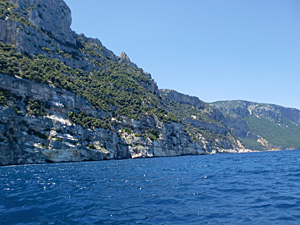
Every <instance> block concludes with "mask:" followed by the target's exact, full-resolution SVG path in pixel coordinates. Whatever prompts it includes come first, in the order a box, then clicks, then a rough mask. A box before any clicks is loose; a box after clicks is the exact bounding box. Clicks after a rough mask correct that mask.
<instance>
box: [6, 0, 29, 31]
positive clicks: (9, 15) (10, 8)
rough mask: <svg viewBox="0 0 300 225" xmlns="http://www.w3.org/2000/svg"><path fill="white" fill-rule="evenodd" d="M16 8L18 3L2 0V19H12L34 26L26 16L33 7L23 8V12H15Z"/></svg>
mask: <svg viewBox="0 0 300 225" xmlns="http://www.w3.org/2000/svg"><path fill="white" fill-rule="evenodd" d="M15 9H16V5H14V4H11V3H9V2H7V1H3V0H0V19H1V20H10V21H15V22H19V23H21V24H24V25H30V26H33V25H32V24H31V23H30V22H29V21H28V20H27V19H26V18H25V16H28V14H29V12H30V10H32V7H29V8H28V9H24V10H22V14H23V15H22V14H21V13H18V12H14V11H15Z"/></svg>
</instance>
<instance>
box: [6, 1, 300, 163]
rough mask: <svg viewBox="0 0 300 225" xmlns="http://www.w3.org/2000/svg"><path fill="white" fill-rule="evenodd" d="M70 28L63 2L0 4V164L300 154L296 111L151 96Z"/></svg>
mask: <svg viewBox="0 0 300 225" xmlns="http://www.w3.org/2000/svg"><path fill="white" fill-rule="evenodd" d="M71 22H72V18H71V11H70V9H69V7H68V6H67V5H66V4H65V2H64V1H63V0H56V1H51V0H18V1H16V0H6V1H4V0H0V165H10V164H26V163H52V162H71V161H91V160H105V159H125V158H137V157H163V156H179V155H199V154H214V153H223V152H243V151H245V147H246V148H248V149H260V150H268V149H273V148H278V149H293V148H297V147H299V146H300V144H299V142H298V140H297V137H299V123H300V119H299V118H300V114H299V111H298V110H292V109H285V108H283V107H279V106H273V105H270V106H268V107H269V108H268V110H267V109H266V107H267V106H264V107H265V108H264V107H258V106H257V105H259V104H256V103H247V102H231V103H232V104H231V103H230V104H229V102H217V103H214V104H207V103H205V102H203V101H201V100H199V99H198V98H197V97H192V96H188V95H184V94H181V93H178V92H176V91H172V90H159V89H158V86H157V84H156V82H155V81H154V80H153V79H152V77H151V74H149V73H147V72H145V71H143V69H141V68H139V67H138V66H137V65H136V64H134V63H133V62H131V61H130V59H129V57H128V56H127V55H126V53H124V52H123V53H121V55H120V56H116V55H115V54H114V53H113V52H112V51H110V50H108V49H107V48H106V47H105V46H103V45H102V43H101V41H100V40H98V39H95V38H88V37H86V36H85V35H84V34H80V35H79V34H76V33H75V32H74V31H72V30H71V28H70V26H71ZM254 106H255V107H254ZM269 109H270V110H269ZM249 110H250V111H249ZM266 127H267V129H265V128H266Z"/></svg>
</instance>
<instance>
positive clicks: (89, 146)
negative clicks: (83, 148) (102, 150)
mask: <svg viewBox="0 0 300 225" xmlns="http://www.w3.org/2000/svg"><path fill="white" fill-rule="evenodd" d="M87 146H88V148H90V149H96V147H95V146H94V145H93V144H91V143H90V144H88V145H87Z"/></svg>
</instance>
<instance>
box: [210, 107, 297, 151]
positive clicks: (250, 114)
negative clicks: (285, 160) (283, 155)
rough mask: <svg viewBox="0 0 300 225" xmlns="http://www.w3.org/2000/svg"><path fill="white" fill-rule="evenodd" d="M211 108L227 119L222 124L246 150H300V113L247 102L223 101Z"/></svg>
mask: <svg viewBox="0 0 300 225" xmlns="http://www.w3.org/2000/svg"><path fill="white" fill-rule="evenodd" d="M211 105H212V106H213V107H215V108H216V109H218V110H220V111H221V112H222V113H223V114H224V115H225V116H226V118H225V120H224V121H223V124H224V125H225V126H227V127H230V128H231V129H232V132H233V134H234V135H236V136H237V137H239V139H241V141H242V143H243V144H244V145H245V147H247V148H251V149H261V150H271V149H299V148H300V138H299V137H300V110H297V109H292V108H285V107H282V106H277V105H273V104H260V103H255V102H248V101H220V102H214V103H212V104H211Z"/></svg>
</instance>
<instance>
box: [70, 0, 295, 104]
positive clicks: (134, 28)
mask: <svg viewBox="0 0 300 225" xmlns="http://www.w3.org/2000/svg"><path fill="white" fill-rule="evenodd" d="M65 2H66V3H67V4H68V5H69V7H70V8H71V10H72V17H73V23H72V29H73V30H74V31H76V32H77V33H84V34H85V35H86V36H89V37H94V38H98V39H100V41H101V42H102V44H103V45H105V46H106V47H107V48H108V49H110V50H112V51H113V52H114V53H115V54H116V55H119V54H120V53H121V52H122V51H124V52H126V53H127V55H128V56H129V58H130V59H131V61H132V62H134V63H136V64H137V65H138V66H139V67H141V68H143V69H144V71H146V72H150V73H151V74H152V77H153V79H154V80H155V81H157V83H158V86H159V88H168V89H174V90H177V91H179V92H182V93H185V94H189V95H193V96H197V97H199V98H200V99H201V100H203V101H206V102H213V101H217V100H249V101H255V102H262V103H274V104H278V105H282V106H287V107H293V108H298V109H300V13H299V12H300V1H299V0H151V1H146V0H110V1H102V0H85V1H78V0H65Z"/></svg>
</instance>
